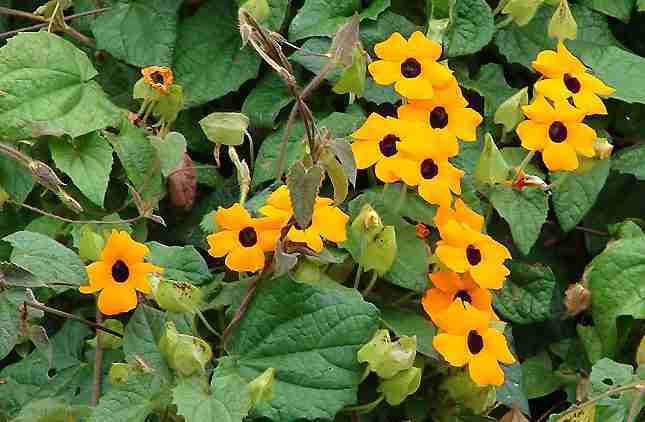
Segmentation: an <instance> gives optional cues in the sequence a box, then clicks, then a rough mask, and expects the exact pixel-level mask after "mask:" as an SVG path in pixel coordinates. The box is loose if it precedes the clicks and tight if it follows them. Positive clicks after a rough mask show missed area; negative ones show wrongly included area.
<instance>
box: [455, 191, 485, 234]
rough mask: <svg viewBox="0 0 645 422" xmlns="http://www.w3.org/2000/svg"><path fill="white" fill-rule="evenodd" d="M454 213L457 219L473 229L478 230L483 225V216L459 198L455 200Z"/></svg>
mask: <svg viewBox="0 0 645 422" xmlns="http://www.w3.org/2000/svg"><path fill="white" fill-rule="evenodd" d="M455 213H456V217H457V220H459V221H460V222H462V223H464V224H467V225H468V226H469V227H470V228H472V229H473V230H475V231H480V230H481V228H482V227H483V226H484V217H483V216H481V215H479V214H477V213H476V212H475V211H473V210H471V209H470V208H469V207H468V205H466V203H465V202H464V201H462V200H461V199H459V198H457V200H455Z"/></svg>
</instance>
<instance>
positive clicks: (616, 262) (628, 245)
mask: <svg viewBox="0 0 645 422" xmlns="http://www.w3.org/2000/svg"><path fill="white" fill-rule="evenodd" d="M643 277H645V239H644V238H642V237H640V238H631V239H623V240H618V241H615V242H612V243H610V244H609V245H608V246H607V248H606V249H605V250H604V251H603V252H602V253H601V254H600V255H598V256H596V257H595V258H594V259H593V261H591V263H590V264H589V265H588V266H587V269H586V270H585V279H586V281H587V282H588V285H589V290H591V306H592V316H593V320H594V326H595V327H596V330H597V331H598V335H599V336H600V339H601V340H602V343H603V353H604V355H605V356H609V357H612V356H613V355H614V354H615V353H616V343H617V338H618V334H617V330H616V319H617V318H618V317H620V316H632V317H634V318H645V300H644V298H645V283H643V282H642V281H643Z"/></svg>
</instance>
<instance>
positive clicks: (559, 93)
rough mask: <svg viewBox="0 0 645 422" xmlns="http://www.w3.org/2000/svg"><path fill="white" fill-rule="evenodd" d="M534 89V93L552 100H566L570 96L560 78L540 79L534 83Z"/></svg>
mask: <svg viewBox="0 0 645 422" xmlns="http://www.w3.org/2000/svg"><path fill="white" fill-rule="evenodd" d="M534 89H535V91H536V92H538V93H540V94H542V95H544V96H545V97H547V98H551V99H553V100H566V99H567V98H569V97H570V96H571V94H572V92H571V91H569V89H568V88H567V86H566V85H565V84H564V80H563V79H562V78H556V79H542V80H541V81H537V82H536V83H535V85H534Z"/></svg>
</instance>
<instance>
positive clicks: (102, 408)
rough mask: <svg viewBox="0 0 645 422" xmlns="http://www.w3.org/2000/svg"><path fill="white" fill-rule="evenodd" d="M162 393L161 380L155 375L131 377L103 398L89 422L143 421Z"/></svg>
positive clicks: (114, 387)
mask: <svg viewBox="0 0 645 422" xmlns="http://www.w3.org/2000/svg"><path fill="white" fill-rule="evenodd" d="M161 392H162V390H161V385H160V379H159V378H158V377H155V376H154V375H153V374H141V375H137V376H130V377H128V380H127V381H126V383H125V384H117V385H115V386H113V388H112V389H111V390H109V391H108V392H107V393H106V394H104V395H103V396H102V397H101V399H100V400H99V403H98V405H97V406H96V408H95V410H94V412H93V413H92V416H91V418H90V419H89V422H111V421H115V420H119V421H133V422H134V421H143V420H145V419H146V418H147V416H148V415H150V414H151V413H152V412H153V410H154V408H155V401H156V400H158V399H159V397H158V396H159V395H160V394H161ZM164 406H165V403H164Z"/></svg>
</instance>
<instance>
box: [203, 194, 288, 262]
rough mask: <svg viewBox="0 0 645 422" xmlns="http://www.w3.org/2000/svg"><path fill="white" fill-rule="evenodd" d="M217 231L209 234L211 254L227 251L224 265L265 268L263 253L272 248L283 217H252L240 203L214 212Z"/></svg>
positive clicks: (217, 254)
mask: <svg viewBox="0 0 645 422" xmlns="http://www.w3.org/2000/svg"><path fill="white" fill-rule="evenodd" d="M215 222H216V223H217V227H218V228H219V231H218V232H217V233H214V234H212V235H210V236H208V238H207V240H208V244H209V245H210V249H209V250H208V253H209V254H211V256H214V257H218V258H219V257H222V256H224V255H226V261H225V263H226V266H227V267H228V268H230V269H231V270H233V271H250V272H255V271H259V270H261V269H262V268H264V259H265V257H264V254H265V252H270V251H272V250H274V249H275V245H276V243H277V241H278V239H279V238H280V228H281V227H282V225H283V224H284V220H283V219H280V218H268V217H267V218H252V217H251V216H250V215H249V213H248V211H247V210H245V209H244V207H242V206H241V205H240V204H239V203H236V204H233V206H231V207H230V208H220V209H218V210H217V212H216V213H215Z"/></svg>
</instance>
